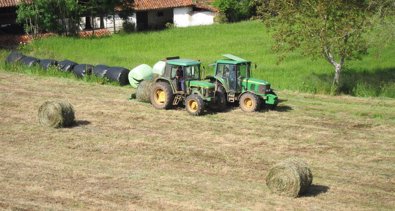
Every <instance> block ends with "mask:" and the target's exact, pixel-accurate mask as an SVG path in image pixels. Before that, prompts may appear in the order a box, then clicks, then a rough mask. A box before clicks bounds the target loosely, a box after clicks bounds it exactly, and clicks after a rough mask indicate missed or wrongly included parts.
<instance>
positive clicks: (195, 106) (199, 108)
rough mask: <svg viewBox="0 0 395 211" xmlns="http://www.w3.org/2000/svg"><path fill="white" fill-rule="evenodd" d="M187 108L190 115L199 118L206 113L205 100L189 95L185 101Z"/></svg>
mask: <svg viewBox="0 0 395 211" xmlns="http://www.w3.org/2000/svg"><path fill="white" fill-rule="evenodd" d="M185 107H186V109H187V111H188V113H189V114H191V115H193V116H199V115H201V114H202V113H203V111H204V102H203V99H202V98H201V97H200V96H199V95H196V94H192V95H189V96H188V97H187V99H186V100H185Z"/></svg>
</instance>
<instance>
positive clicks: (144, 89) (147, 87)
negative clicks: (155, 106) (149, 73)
mask: <svg viewBox="0 0 395 211" xmlns="http://www.w3.org/2000/svg"><path fill="white" fill-rule="evenodd" d="M154 83H155V81H153V80H149V81H142V82H141V83H140V84H139V85H138V86H137V89H136V100H138V101H140V102H144V103H149V102H151V101H150V94H151V88H152V86H153V84H154Z"/></svg>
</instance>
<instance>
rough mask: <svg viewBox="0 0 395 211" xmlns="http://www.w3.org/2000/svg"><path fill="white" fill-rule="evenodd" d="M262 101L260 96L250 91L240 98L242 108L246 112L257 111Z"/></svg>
mask: <svg viewBox="0 0 395 211" xmlns="http://www.w3.org/2000/svg"><path fill="white" fill-rule="evenodd" d="M260 102H261V101H260V100H259V98H258V96H256V95H255V94H253V93H249V92H247V93H245V94H243V95H242V96H241V98H240V100H239V104H240V108H241V110H243V111H246V112H254V111H257V110H258V109H259V107H260Z"/></svg>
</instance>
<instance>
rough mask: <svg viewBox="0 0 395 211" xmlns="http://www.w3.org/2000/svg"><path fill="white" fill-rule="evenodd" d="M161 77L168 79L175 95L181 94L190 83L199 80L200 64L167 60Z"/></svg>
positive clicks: (192, 61) (193, 61)
mask: <svg viewBox="0 0 395 211" xmlns="http://www.w3.org/2000/svg"><path fill="white" fill-rule="evenodd" d="M163 77H165V78H169V79H170V81H171V85H172V87H173V90H174V92H175V93H181V94H183V93H184V92H186V91H187V90H186V88H187V87H189V84H190V82H191V81H194V80H200V77H201V76H200V62H199V61H195V60H192V59H171V60H167V62H166V66H165V71H164V74H163Z"/></svg>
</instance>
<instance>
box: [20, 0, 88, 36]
mask: <svg viewBox="0 0 395 211" xmlns="http://www.w3.org/2000/svg"><path fill="white" fill-rule="evenodd" d="M80 12H81V8H80V6H79V4H78V1H77V0H35V1H32V2H25V1H23V2H22V4H20V5H19V6H18V10H17V22H18V23H23V24H24V25H25V29H26V32H27V33H30V32H31V33H33V34H34V35H35V34H37V33H39V32H42V31H49V32H55V33H58V34H63V33H67V32H71V33H75V32H76V31H77V29H78V28H77V26H78V24H79V17H80Z"/></svg>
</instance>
